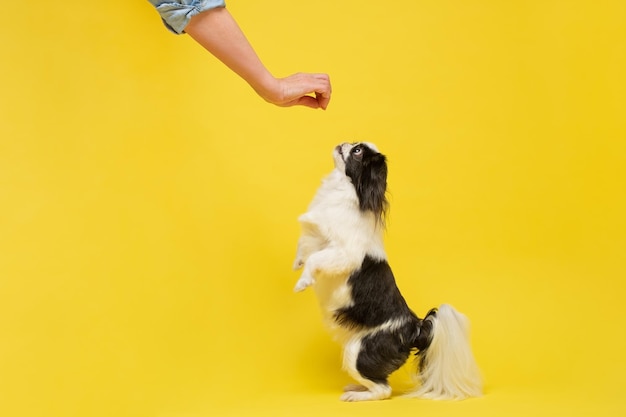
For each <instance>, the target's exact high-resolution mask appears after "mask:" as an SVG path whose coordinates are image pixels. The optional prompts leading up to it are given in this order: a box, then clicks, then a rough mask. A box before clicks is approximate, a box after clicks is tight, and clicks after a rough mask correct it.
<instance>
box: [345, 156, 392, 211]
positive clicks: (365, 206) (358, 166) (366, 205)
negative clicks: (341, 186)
mask: <svg viewBox="0 0 626 417" xmlns="http://www.w3.org/2000/svg"><path fill="white" fill-rule="evenodd" d="M346 175H347V176H348V177H349V178H350V179H351V180H352V184H354V188H355V190H356V194H357V197H358V198H359V208H360V209H361V210H362V211H367V210H371V211H373V212H374V213H375V214H376V215H377V216H382V215H384V213H385V211H386V210H387V205H388V203H387V198H386V195H385V193H386V191H387V158H386V157H385V155H383V154H381V153H378V152H376V151H374V150H372V149H370V148H369V147H368V146H366V145H365V144H358V145H356V146H354V147H353V148H352V149H351V150H350V154H349V155H348V156H347V157H346Z"/></svg>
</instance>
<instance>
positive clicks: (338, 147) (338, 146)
mask: <svg viewBox="0 0 626 417" xmlns="http://www.w3.org/2000/svg"><path fill="white" fill-rule="evenodd" d="M335 149H336V150H337V152H339V155H341V156H343V151H342V150H341V145H337V147H336V148H335Z"/></svg>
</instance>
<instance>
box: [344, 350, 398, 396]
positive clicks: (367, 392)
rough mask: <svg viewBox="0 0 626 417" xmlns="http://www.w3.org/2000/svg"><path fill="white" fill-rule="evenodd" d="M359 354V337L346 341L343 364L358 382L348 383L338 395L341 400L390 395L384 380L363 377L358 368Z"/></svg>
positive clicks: (389, 388)
mask: <svg viewBox="0 0 626 417" xmlns="http://www.w3.org/2000/svg"><path fill="white" fill-rule="evenodd" d="M360 355H361V339H360V338H355V339H352V340H351V341H349V342H348V343H346V345H345V346H344V351H343V366H344V369H345V370H346V371H347V372H348V374H350V376H351V377H352V378H354V380H355V381H357V382H358V383H359V384H352V385H348V386H346V387H345V388H344V391H345V392H344V393H343V395H342V396H341V397H340V399H341V401H374V400H384V399H385V398H389V397H391V387H390V386H389V384H388V383H387V380H386V378H385V379H384V380H378V381H374V380H372V379H369V378H367V377H365V376H364V375H363V374H361V372H359V370H358V369H357V367H358V361H359V356H360Z"/></svg>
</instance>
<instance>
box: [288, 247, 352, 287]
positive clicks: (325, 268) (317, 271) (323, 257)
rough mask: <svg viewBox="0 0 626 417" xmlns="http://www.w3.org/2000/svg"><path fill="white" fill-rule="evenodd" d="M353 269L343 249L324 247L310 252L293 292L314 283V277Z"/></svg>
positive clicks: (337, 273)
mask: <svg viewBox="0 0 626 417" xmlns="http://www.w3.org/2000/svg"><path fill="white" fill-rule="evenodd" d="M352 269H354V265H353V262H351V261H350V259H349V257H348V256H347V255H346V253H345V252H344V251H343V250H340V249H337V248H326V249H323V250H320V251H318V252H315V253H312V254H311V255H310V256H309V258H308V259H307V261H306V263H305V264H304V269H303V270H302V275H301V276H300V279H299V280H298V282H297V283H296V286H295V288H294V291H295V292H300V291H304V290H305V289H306V288H307V287H309V286H311V285H313V284H314V283H315V279H316V278H317V277H319V276H320V275H321V274H323V275H339V274H343V273H347V272H349V271H351V270H352Z"/></svg>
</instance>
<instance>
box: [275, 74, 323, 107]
mask: <svg viewBox="0 0 626 417" xmlns="http://www.w3.org/2000/svg"><path fill="white" fill-rule="evenodd" d="M282 82H283V87H284V88H283V99H282V100H281V103H276V104H279V105H282V106H296V105H297V106H306V107H310V108H314V109H317V108H322V109H324V110H326V108H327V107H328V103H329V102H330V98H331V94H332V87H331V84H330V77H329V76H328V75H327V74H309V73H297V74H293V75H290V76H289V77H286V78H283V79H282Z"/></svg>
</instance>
